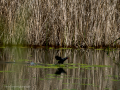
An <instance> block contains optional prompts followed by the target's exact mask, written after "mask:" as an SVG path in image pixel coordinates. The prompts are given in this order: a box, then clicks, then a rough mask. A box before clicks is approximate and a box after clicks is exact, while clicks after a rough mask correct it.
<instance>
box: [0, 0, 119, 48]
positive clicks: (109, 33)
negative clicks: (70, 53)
mask: <svg viewBox="0 0 120 90" xmlns="http://www.w3.org/2000/svg"><path fill="white" fill-rule="evenodd" d="M119 37H120V1H119V0H52V1H51V0H22V1H19V0H10V1H9V0H1V1H0V41H1V44H5V45H8V44H12V45H13V44H14V45H19V44H20V45H21V44H23V45H40V46H44V45H48V46H49V45H51V46H76V47H80V46H88V47H89V46H106V45H110V44H111V43H112V42H113V41H115V40H116V39H117V38H119ZM115 45H120V41H119V40H118V41H117V42H116V43H115Z"/></svg>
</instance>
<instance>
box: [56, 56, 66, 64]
mask: <svg viewBox="0 0 120 90" xmlns="http://www.w3.org/2000/svg"><path fill="white" fill-rule="evenodd" d="M55 58H56V60H58V64H63V63H64V61H65V60H67V59H68V57H65V58H61V57H59V56H55Z"/></svg>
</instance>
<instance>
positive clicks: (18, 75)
mask: <svg viewBox="0 0 120 90" xmlns="http://www.w3.org/2000/svg"><path fill="white" fill-rule="evenodd" d="M56 55H59V56H61V57H66V56H68V57H69V59H68V60H66V61H65V62H64V64H63V65H57V64H56V63H57V61H56V60H55V56H56ZM31 62H32V63H31ZM0 85H1V86H2V87H0V90H120V50H119V49H112V50H109V51H108V50H100V49H63V48H60V49H52V48H49V49H43V48H37V49H34V48H25V47H5V48H0Z"/></svg>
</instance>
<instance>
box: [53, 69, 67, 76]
mask: <svg viewBox="0 0 120 90" xmlns="http://www.w3.org/2000/svg"><path fill="white" fill-rule="evenodd" d="M61 73H65V74H67V73H66V71H65V70H64V69H63V68H58V69H57V70H56V72H55V74H56V75H61Z"/></svg>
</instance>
